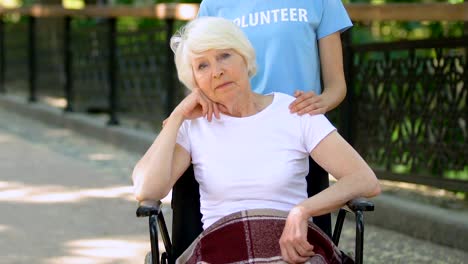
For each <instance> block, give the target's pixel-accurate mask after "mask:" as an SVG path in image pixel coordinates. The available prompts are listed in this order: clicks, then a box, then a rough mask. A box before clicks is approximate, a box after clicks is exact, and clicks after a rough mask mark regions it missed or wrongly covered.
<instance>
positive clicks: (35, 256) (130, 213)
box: [0, 108, 468, 264]
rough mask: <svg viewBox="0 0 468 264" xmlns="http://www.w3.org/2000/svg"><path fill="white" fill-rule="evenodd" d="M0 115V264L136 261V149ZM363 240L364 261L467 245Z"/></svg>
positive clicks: (455, 254)
mask: <svg viewBox="0 0 468 264" xmlns="http://www.w3.org/2000/svg"><path fill="white" fill-rule="evenodd" d="M0 120H1V121H0V211H1V215H0V263H39V264H40V263H70V264H74V263H80V264H81V263H98V264H100V263H103V264H104V263H106V264H107V263H142V262H143V258H144V255H145V252H147V251H148V250H149V245H148V242H147V241H148V240H147V238H148V234H147V221H146V219H137V218H136V217H135V209H136V202H134V200H133V198H132V196H131V187H130V184H131V183H130V180H129V178H130V177H129V175H130V173H131V170H132V167H133V165H134V164H135V162H136V160H137V159H138V158H139V154H135V153H130V152H125V151H123V150H121V149H119V148H117V147H114V146H110V145H107V144H103V143H102V142H99V141H95V140H92V139H89V138H85V137H83V136H81V135H78V134H76V133H74V132H72V131H70V130H67V129H62V128H57V127H50V126H46V125H43V124H41V123H38V122H36V121H33V120H29V119H26V118H24V117H20V116H17V115H15V114H12V113H7V112H5V110H3V109H2V108H0ZM166 208H167V207H166ZM346 227H348V228H346V229H345V230H344V234H343V238H342V242H341V244H342V248H343V250H344V251H352V249H353V244H352V237H353V232H354V230H353V229H352V224H351V223H348V225H346ZM460 235H463V234H460ZM465 235H466V234H465ZM365 244H366V251H365V255H366V258H365V259H366V260H367V261H366V263H468V261H467V260H468V252H463V251H459V250H453V249H450V248H447V247H443V246H439V245H436V244H431V243H428V242H426V241H421V240H418V239H414V238H411V237H408V236H405V235H402V234H398V233H395V232H392V231H388V230H385V229H381V228H377V227H374V226H369V225H367V226H366V240H365Z"/></svg>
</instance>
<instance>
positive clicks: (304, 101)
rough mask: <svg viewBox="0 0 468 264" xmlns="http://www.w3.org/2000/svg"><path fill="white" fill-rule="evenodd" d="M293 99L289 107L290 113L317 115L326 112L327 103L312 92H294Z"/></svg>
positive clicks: (320, 96)
mask: <svg viewBox="0 0 468 264" xmlns="http://www.w3.org/2000/svg"><path fill="white" fill-rule="evenodd" d="M294 97H296V100H294V102H292V103H291V104H290V105H289V110H290V111H291V113H297V114H298V115H304V114H310V115H317V114H325V113H326V112H327V103H326V102H325V100H324V98H323V96H322V95H318V94H316V93H314V92H312V91H310V92H304V91H296V92H294Z"/></svg>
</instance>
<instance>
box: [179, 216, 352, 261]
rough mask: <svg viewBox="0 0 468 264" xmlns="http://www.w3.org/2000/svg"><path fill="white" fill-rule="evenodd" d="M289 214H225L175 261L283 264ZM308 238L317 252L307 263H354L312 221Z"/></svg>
mask: <svg viewBox="0 0 468 264" xmlns="http://www.w3.org/2000/svg"><path fill="white" fill-rule="evenodd" d="M287 215H288V213H287V212H283V211H278V210H270V209H257V210H248V211H241V212H237V213H234V214H231V215H228V216H226V217H223V218H222V219H220V220H219V221H217V222H216V223H214V224H213V225H211V226H210V227H209V228H208V229H206V230H205V231H203V233H201V234H200V236H198V237H197V239H195V241H194V242H193V243H192V245H190V247H189V248H188V249H187V250H186V251H185V252H184V253H183V254H182V255H181V256H180V257H179V258H178V259H177V262H176V263H190V264H192V263H193V264H195V263H213V264H214V263H216V264H217V263H284V261H283V260H282V257H281V250H280V246H279V239H280V237H281V234H282V232H283V228H284V225H285V221H286V217H287ZM307 240H308V241H309V243H311V244H312V245H314V252H315V253H316V255H315V256H313V257H312V258H310V259H309V261H307V262H306V263H352V260H350V259H349V258H347V257H346V256H344V254H342V253H341V252H340V250H338V248H337V247H336V246H335V245H334V244H333V242H332V241H331V240H330V239H329V238H328V236H327V235H326V234H325V233H323V232H322V230H320V228H319V227H317V226H316V225H314V224H313V223H312V222H309V231H308V234H307ZM345 259H346V260H345Z"/></svg>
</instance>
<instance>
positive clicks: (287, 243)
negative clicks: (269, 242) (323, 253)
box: [279, 207, 315, 263]
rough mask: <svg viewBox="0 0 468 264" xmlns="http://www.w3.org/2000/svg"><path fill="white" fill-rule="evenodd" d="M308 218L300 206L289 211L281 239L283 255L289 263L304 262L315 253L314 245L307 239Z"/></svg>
mask: <svg viewBox="0 0 468 264" xmlns="http://www.w3.org/2000/svg"><path fill="white" fill-rule="evenodd" d="M307 219H308V217H307V216H306V215H305V214H304V212H303V210H302V209H301V208H299V207H294V208H293V209H292V210H291V211H290V212H289V215H288V218H287V219H286V224H285V226H284V230H283V233H282V235H281V238H280V241H279V243H280V248H281V255H282V257H283V259H284V261H286V262H288V263H304V262H306V261H307V260H308V259H309V258H310V257H312V256H313V255H315V252H314V246H312V245H311V244H310V243H309V242H308V241H307V228H308V227H307Z"/></svg>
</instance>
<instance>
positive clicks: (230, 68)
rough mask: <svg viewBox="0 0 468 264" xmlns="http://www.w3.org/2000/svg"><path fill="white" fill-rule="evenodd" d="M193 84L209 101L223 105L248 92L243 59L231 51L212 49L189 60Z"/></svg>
mask: <svg viewBox="0 0 468 264" xmlns="http://www.w3.org/2000/svg"><path fill="white" fill-rule="evenodd" d="M191 63H192V69H193V74H194V78H195V82H196V84H197V86H198V88H200V89H201V90H202V91H203V93H204V94H205V95H206V96H208V97H209V98H210V99H211V100H213V101H215V102H219V103H225V102H227V101H228V100H229V99H231V98H232V97H234V96H236V95H237V94H239V93H241V92H244V91H245V90H249V89H250V86H249V75H248V70H247V64H246V63H245V60H244V58H243V57H242V56H241V55H240V54H239V53H237V52H236V51H235V50H232V49H212V50H207V51H204V52H202V53H198V54H196V55H195V56H193V58H192V59H191Z"/></svg>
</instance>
